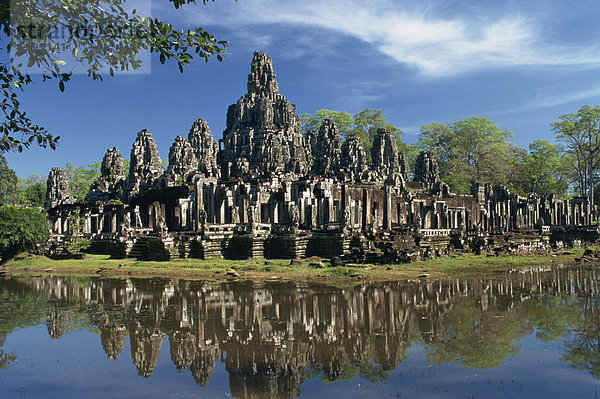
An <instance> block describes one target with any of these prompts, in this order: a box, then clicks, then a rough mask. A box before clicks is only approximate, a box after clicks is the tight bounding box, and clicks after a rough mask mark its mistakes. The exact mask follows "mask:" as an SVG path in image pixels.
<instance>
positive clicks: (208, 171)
mask: <svg viewBox="0 0 600 399" xmlns="http://www.w3.org/2000/svg"><path fill="white" fill-rule="evenodd" d="M188 141H189V142H190V145H191V146H192V148H193V149H194V154H195V155H196V159H197V162H198V171H199V172H201V173H203V174H204V176H205V177H219V168H218V166H217V154H218V152H219V144H218V143H217V141H216V140H215V138H214V137H213V135H212V133H211V132H210V128H209V127H208V123H206V121H205V120H204V119H196V120H195V121H194V123H193V124H192V127H191V129H190V132H189V133H188Z"/></svg>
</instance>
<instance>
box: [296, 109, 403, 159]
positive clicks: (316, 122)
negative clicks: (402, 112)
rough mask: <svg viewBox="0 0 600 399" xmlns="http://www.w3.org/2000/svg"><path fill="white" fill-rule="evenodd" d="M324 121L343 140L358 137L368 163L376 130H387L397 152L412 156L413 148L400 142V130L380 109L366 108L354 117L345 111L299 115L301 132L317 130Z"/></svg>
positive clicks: (323, 110) (320, 111)
mask: <svg viewBox="0 0 600 399" xmlns="http://www.w3.org/2000/svg"><path fill="white" fill-rule="evenodd" d="M325 119H330V120H332V121H333V122H334V123H335V125H336V126H337V127H338V129H340V134H341V135H342V137H343V138H344V139H346V138H347V137H349V136H358V138H359V139H360V141H361V143H362V145H363V147H364V149H365V151H366V155H367V160H368V161H370V160H371V148H372V147H373V138H374V137H375V134H376V133H377V129H381V128H383V129H387V130H389V131H390V133H392V135H393V136H394V137H395V138H396V145H397V146H398V149H399V151H403V152H405V151H406V152H409V155H414V152H415V151H414V148H413V147H411V146H409V145H407V144H404V143H403V142H402V130H400V129H399V128H397V127H396V126H394V125H392V124H390V123H388V122H387V121H386V119H385V116H384V115H383V111H381V110H380V109H371V108H366V109H364V110H362V111H360V112H359V113H357V114H356V115H354V116H352V115H351V114H349V113H348V112H346V111H330V110H328V109H321V110H318V111H316V112H315V115H311V114H302V115H300V121H301V124H302V132H304V133H306V132H307V131H309V130H318V129H319V127H320V126H321V124H322V123H323V121H324V120H325Z"/></svg>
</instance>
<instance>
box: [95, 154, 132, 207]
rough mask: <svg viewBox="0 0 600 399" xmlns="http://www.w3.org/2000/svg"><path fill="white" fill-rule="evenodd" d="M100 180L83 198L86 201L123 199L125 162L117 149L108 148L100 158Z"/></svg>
mask: <svg viewBox="0 0 600 399" xmlns="http://www.w3.org/2000/svg"><path fill="white" fill-rule="evenodd" d="M100 173H101V174H100V178H99V179H98V181H96V182H95V183H94V184H93V185H92V187H90V191H89V192H88V194H87V195H86V197H85V200H86V201H92V202H93V201H108V200H113V199H114V200H117V199H118V200H122V199H123V183H124V181H125V178H126V177H125V161H124V160H123V157H122V156H121V153H120V152H119V149H118V148H117V147H113V148H109V149H108V150H106V153H105V154H104V158H102V164H101V166H100Z"/></svg>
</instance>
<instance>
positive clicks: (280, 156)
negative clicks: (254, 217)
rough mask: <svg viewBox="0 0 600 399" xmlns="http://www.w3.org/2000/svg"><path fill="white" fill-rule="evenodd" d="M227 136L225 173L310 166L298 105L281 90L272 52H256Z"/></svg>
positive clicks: (270, 171)
mask: <svg viewBox="0 0 600 399" xmlns="http://www.w3.org/2000/svg"><path fill="white" fill-rule="evenodd" d="M222 142H223V150H222V151H220V152H219V164H220V167H221V173H222V177H225V178H226V177H230V176H232V177H236V176H244V175H248V174H250V175H253V176H269V175H272V174H273V173H288V174H289V173H291V174H296V175H302V174H305V173H306V172H307V171H308V168H309V165H308V153H307V150H306V148H305V145H304V137H303V136H302V134H301V133H300V119H299V118H298V116H297V115H296V106H295V105H293V104H291V103H290V102H289V101H288V100H286V99H285V97H283V96H282V95H281V94H279V88H278V86H277V83H276V81H275V74H274V73H273V66H272V63H271V58H270V57H268V56H267V55H265V54H263V53H260V52H255V53H254V58H253V60H252V71H251V73H250V74H249V75H248V93H247V94H246V95H245V96H244V97H242V98H240V99H239V100H238V102H237V103H236V104H233V105H231V106H230V107H229V109H228V111H227V128H226V129H225V131H224V132H223V140H222Z"/></svg>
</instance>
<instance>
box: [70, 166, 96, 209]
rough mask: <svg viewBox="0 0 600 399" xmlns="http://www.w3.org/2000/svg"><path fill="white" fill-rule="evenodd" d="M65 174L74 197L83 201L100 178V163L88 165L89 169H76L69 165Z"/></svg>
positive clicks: (81, 167)
mask: <svg viewBox="0 0 600 399" xmlns="http://www.w3.org/2000/svg"><path fill="white" fill-rule="evenodd" d="M65 172H66V173H67V176H68V177H69V182H70V183H71V193H72V194H73V197H75V199H78V200H82V199H84V198H85V196H86V195H87V193H88V191H90V186H91V185H92V184H94V183H95V182H96V181H97V180H98V178H99V177H100V162H93V163H90V164H88V167H87V168H85V167H83V166H80V167H77V168H76V167H75V166H74V165H73V164H70V163H67V167H66V168H65Z"/></svg>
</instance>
